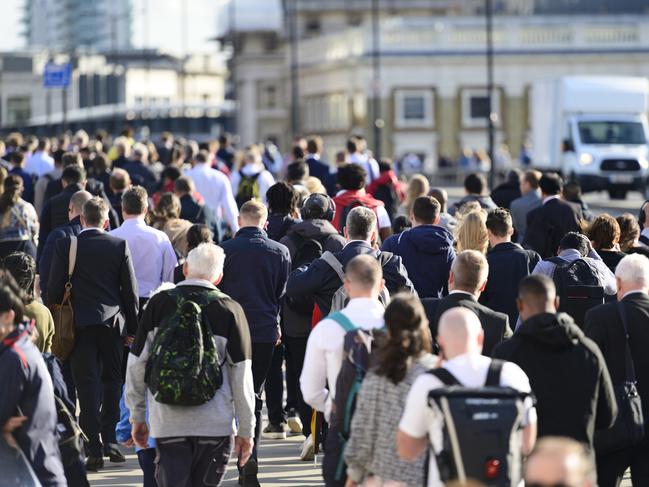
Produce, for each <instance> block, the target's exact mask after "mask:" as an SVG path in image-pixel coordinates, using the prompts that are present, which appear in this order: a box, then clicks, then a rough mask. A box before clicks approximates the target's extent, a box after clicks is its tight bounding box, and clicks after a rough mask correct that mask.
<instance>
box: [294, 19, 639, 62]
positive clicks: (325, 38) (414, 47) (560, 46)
mask: <svg viewBox="0 0 649 487" xmlns="http://www.w3.org/2000/svg"><path fill="white" fill-rule="evenodd" d="M485 37H486V34H485V22H484V19H482V18H473V17H472V18H466V17H464V18H462V17H456V18H423V19H413V18H393V19H386V20H383V21H382V22H381V36H380V38H381V41H380V50H381V52H382V53H383V54H386V55H399V54H406V55H407V54H413V53H414V54H422V53H425V54H430V55H435V54H453V53H458V54H467V53H476V54H480V53H483V52H484V49H485V40H486V39H485ZM493 39H494V47H495V50H496V53H497V54H498V53H502V54H506V53H508V52H511V53H530V54H533V53H543V52H553V53H555V52H566V53H569V52H574V51H579V52H583V51H586V52H588V51H593V52H598V51H606V50H624V49H626V50H631V51H633V50H638V51H647V52H649V16H615V17H607V18H603V17H588V16H584V17H570V18H567V17H556V16H552V17H496V20H495V22H494V32H493ZM299 51H300V52H299V56H298V58H299V59H300V63H301V64H302V65H317V64H321V63H327V62H336V61H342V60H346V59H352V58H357V57H361V56H363V55H367V54H370V53H371V52H372V39H371V32H370V30H369V27H365V26H361V27H356V28H350V29H348V30H346V31H343V32H332V33H330V34H324V35H322V36H319V37H315V38H311V39H306V40H301V41H300V43H299Z"/></svg>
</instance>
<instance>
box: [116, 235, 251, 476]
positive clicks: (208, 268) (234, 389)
mask: <svg viewBox="0 0 649 487" xmlns="http://www.w3.org/2000/svg"><path fill="white" fill-rule="evenodd" d="M224 261H225V253H224V252H223V249H221V248H220V247H217V246H216V245H214V244H210V243H204V244H201V245H199V246H198V247H196V248H195V249H193V250H192V251H191V252H189V254H188V255H187V260H186V262H185V264H184V267H183V273H184V275H185V280H184V281H181V282H180V283H178V285H177V286H176V288H175V289H170V290H164V291H160V292H158V293H157V294H155V295H153V296H152V297H151V299H150V300H149V302H148V303H147V306H146V308H145V310H144V312H143V314H142V318H141V320H140V326H139V327H138V331H137V335H136V337H135V342H134V343H133V347H132V348H131V353H130V355H129V361H128V368H127V376H126V391H125V399H126V405H127V407H128V408H129V410H130V412H131V423H132V425H133V426H132V437H133V440H134V442H135V444H136V445H138V446H140V447H142V448H146V447H147V440H148V437H149V434H151V436H153V437H154V438H155V439H156V449H157V465H158V469H157V472H156V480H157V482H158V485H160V487H175V486H178V485H219V484H220V482H221V479H222V478H223V475H224V474H225V469H226V467H227V464H228V460H229V458H230V453H231V451H232V450H233V449H234V453H235V455H236V457H237V460H238V464H239V466H243V465H245V464H246V462H247V461H248V458H249V457H250V454H251V453H252V447H253V433H254V429H255V416H254V405H255V393H254V388H253V379H252V360H251V359H252V349H251V343H250V332H249V330H248V321H247V320H246V315H245V314H244V312H243V308H242V307H241V305H240V304H238V303H237V302H236V301H234V300H233V299H232V298H230V297H229V296H227V295H225V294H223V293H221V292H220V291H219V290H218V289H217V288H216V286H217V285H218V284H219V283H220V282H221V279H222V278H223V263H224ZM178 296H180V297H182V298H183V299H184V300H188V301H192V302H197V303H203V304H204V303H207V304H204V305H203V306H202V309H203V313H204V316H205V317H206V318H207V321H208V323H209V326H210V329H211V331H212V333H213V334H214V338H215V339H216V345H217V351H218V356H219V357H221V358H222V360H223V365H222V367H223V384H222V385H221V387H220V388H219V389H218V390H217V391H216V393H215V394H214V397H212V398H211V399H210V400H209V401H208V402H206V403H205V404H201V405H198V406H177V405H167V404H163V403H161V402H159V401H157V400H156V399H155V398H154V397H153V396H152V394H151V392H150V391H148V390H147V385H146V383H145V373H146V364H147V361H148V359H149V356H150V352H151V347H152V344H153V340H154V338H155V335H156V333H157V332H158V331H159V329H160V326H161V325H162V324H163V323H164V321H165V318H167V317H169V316H171V315H173V314H174V313H175V312H176V310H177V306H178V305H177V297H178ZM147 409H148V420H149V424H150V428H151V430H150V431H149V427H148V426H147V423H146V415H147Z"/></svg>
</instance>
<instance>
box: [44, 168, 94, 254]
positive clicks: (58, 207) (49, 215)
mask: <svg viewBox="0 0 649 487" xmlns="http://www.w3.org/2000/svg"><path fill="white" fill-rule="evenodd" d="M61 184H62V185H63V191H61V192H60V193H59V194H57V195H56V196H54V197H53V198H52V199H50V200H48V201H46V202H45V205H44V206H43V211H42V212H41V216H40V224H41V226H40V229H39V232H38V253H37V254H38V259H40V256H41V254H42V252H43V246H44V245H45V242H47V237H48V235H49V234H50V232H51V231H52V230H54V229H55V228H57V227H60V226H61V225H65V224H66V223H67V222H68V220H69V218H68V208H69V207H70V199H71V198H72V195H73V194H74V193H76V192H78V191H83V190H84V188H85V187H86V171H85V169H83V168H82V167H79V166H68V167H66V168H65V169H63V174H62V175H61Z"/></svg>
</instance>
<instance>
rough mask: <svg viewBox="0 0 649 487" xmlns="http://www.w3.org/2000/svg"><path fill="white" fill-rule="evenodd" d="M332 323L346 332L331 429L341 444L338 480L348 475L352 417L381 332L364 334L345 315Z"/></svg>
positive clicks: (335, 317) (336, 316)
mask: <svg viewBox="0 0 649 487" xmlns="http://www.w3.org/2000/svg"><path fill="white" fill-rule="evenodd" d="M327 318H328V319H330V320H333V321H335V322H336V323H338V324H339V325H340V327H341V328H342V329H343V330H345V340H344V342H343V343H344V345H343V363H342V367H341V368H340V372H339V373H338V378H337V379H336V396H335V399H334V402H333V403H332V407H331V421H330V425H331V429H332V430H333V431H335V433H336V434H337V435H338V439H339V441H340V446H341V448H340V452H341V455H340V458H339V459H338V463H337V466H336V480H340V481H342V480H344V478H345V475H346V468H345V458H344V455H343V452H344V451H345V445H346V444H347V441H349V436H350V434H351V425H352V417H353V415H354V410H355V409H356V398H357V397H358V392H359V391H360V388H361V383H362V382H363V379H364V378H365V375H366V374H367V371H368V370H369V367H370V358H371V355H372V348H373V347H372V345H373V342H374V340H375V338H376V335H377V334H378V333H380V331H379V330H369V331H368V330H362V329H360V328H359V327H358V326H356V325H355V324H354V323H352V322H351V321H350V320H349V318H347V317H346V316H345V315H344V314H343V313H341V312H339V311H338V312H335V313H331V314H330V315H329V316H327Z"/></svg>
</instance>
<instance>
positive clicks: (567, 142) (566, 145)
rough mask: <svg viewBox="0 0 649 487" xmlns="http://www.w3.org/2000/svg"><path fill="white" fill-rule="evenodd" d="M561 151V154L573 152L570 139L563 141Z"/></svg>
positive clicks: (573, 148) (573, 147)
mask: <svg viewBox="0 0 649 487" xmlns="http://www.w3.org/2000/svg"><path fill="white" fill-rule="evenodd" d="M562 150H563V152H575V146H574V145H572V141H571V140H570V139H564V141H563V147H562Z"/></svg>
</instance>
